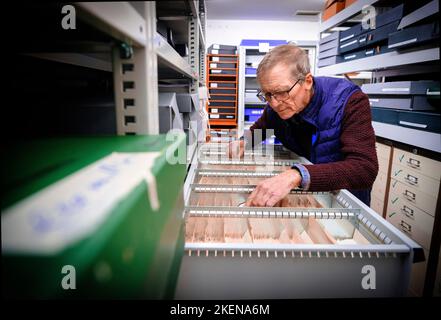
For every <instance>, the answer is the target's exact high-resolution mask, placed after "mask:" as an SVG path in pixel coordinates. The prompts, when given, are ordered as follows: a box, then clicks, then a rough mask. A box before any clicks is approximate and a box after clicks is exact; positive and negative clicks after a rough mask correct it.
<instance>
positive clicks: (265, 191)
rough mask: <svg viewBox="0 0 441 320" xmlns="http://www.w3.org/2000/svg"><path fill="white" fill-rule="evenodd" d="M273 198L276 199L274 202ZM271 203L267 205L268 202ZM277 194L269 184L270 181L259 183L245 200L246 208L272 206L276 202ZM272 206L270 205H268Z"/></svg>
mask: <svg viewBox="0 0 441 320" xmlns="http://www.w3.org/2000/svg"><path fill="white" fill-rule="evenodd" d="M274 198H276V200H275V202H274ZM270 199H272V200H271V202H269V203H268V201H269V200H270ZM279 200H280V199H278V197H277V192H276V190H275V189H274V187H273V185H272V184H271V180H270V179H267V180H264V181H262V182H260V183H259V184H258V185H257V186H256V188H255V189H254V190H253V192H252V193H251V194H250V196H249V197H248V199H247V202H246V206H254V207H265V206H273V205H274V204H275V203H276V202H277V201H279ZM270 204H272V205H270Z"/></svg>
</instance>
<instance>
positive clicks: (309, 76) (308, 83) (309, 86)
mask: <svg viewBox="0 0 441 320" xmlns="http://www.w3.org/2000/svg"><path fill="white" fill-rule="evenodd" d="M304 86H305V90H312V86H313V81H312V74H311V73H308V74H306V76H305V80H304Z"/></svg>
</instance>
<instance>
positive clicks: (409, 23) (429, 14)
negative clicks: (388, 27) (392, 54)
mask: <svg viewBox="0 0 441 320" xmlns="http://www.w3.org/2000/svg"><path fill="white" fill-rule="evenodd" d="M398 29H399V31H396V32H393V33H391V34H390V35H389V41H388V48H389V49H402V48H408V47H411V46H418V45H422V44H427V43H431V42H434V41H436V40H437V39H439V1H438V0H433V1H430V2H429V3H427V4H426V5H424V6H422V7H420V8H418V9H417V10H415V11H413V12H411V13H409V14H408V15H406V16H405V17H404V18H403V19H402V20H401V22H400V24H399V26H398Z"/></svg>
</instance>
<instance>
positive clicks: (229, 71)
mask: <svg viewBox="0 0 441 320" xmlns="http://www.w3.org/2000/svg"><path fill="white" fill-rule="evenodd" d="M210 74H231V75H236V70H223V69H210Z"/></svg>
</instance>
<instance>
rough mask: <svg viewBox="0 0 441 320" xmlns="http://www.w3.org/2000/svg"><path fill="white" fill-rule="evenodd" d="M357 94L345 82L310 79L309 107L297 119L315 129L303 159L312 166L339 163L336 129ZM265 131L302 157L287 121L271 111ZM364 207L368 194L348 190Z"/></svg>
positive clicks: (324, 78)
mask: <svg viewBox="0 0 441 320" xmlns="http://www.w3.org/2000/svg"><path fill="white" fill-rule="evenodd" d="M358 90H360V88H359V87H358V86H356V85H355V84H353V83H352V82H350V81H348V80H346V79H338V78H329V77H314V95H313V97H312V100H311V102H310V103H309V105H308V106H307V107H306V108H305V109H304V110H303V111H302V112H300V113H299V114H298V117H299V118H300V119H301V120H303V121H305V122H307V123H309V124H310V125H312V126H313V127H314V128H315V131H316V134H315V135H313V138H312V141H311V154H310V155H309V156H308V155H306V157H307V158H308V159H309V160H310V161H311V162H312V163H329V162H335V161H339V160H342V158H343V155H342V153H341V147H340V127H341V122H342V118H343V112H344V108H345V106H346V103H347V101H348V99H349V97H350V96H351V95H352V94H353V93H354V92H355V91H358ZM267 112H268V128H273V129H274V134H275V136H276V137H277V139H278V140H280V142H282V144H283V145H284V146H285V147H286V148H288V149H290V150H292V151H293V152H296V153H298V154H302V152H301V151H300V149H299V145H298V143H297V142H296V138H295V136H294V135H293V134H292V133H291V130H290V126H292V125H293V124H291V123H290V122H289V121H285V120H282V119H281V118H280V117H279V116H278V114H277V113H276V112H275V111H273V110H272V109H271V108H267ZM350 191H351V192H352V193H353V194H354V195H355V196H356V197H358V198H359V199H360V200H362V201H363V202H364V203H366V204H368V205H369V203H370V189H369V190H350Z"/></svg>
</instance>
